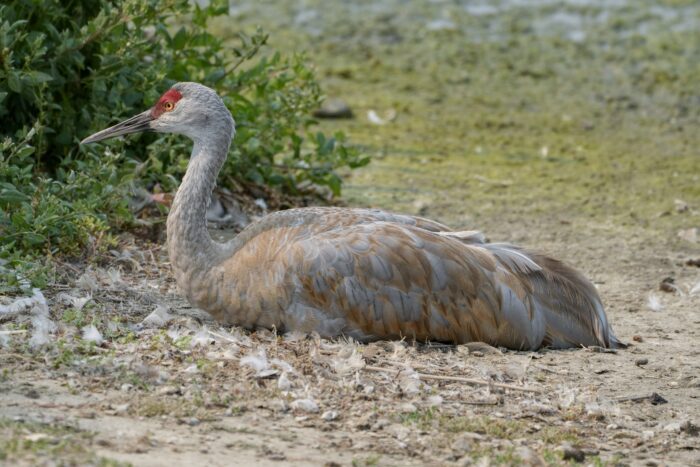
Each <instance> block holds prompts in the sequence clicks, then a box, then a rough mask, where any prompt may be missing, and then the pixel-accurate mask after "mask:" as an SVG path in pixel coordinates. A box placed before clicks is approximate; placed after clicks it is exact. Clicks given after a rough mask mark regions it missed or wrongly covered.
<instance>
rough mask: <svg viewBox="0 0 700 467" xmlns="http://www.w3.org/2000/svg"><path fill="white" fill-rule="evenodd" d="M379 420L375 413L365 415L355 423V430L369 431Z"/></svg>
mask: <svg viewBox="0 0 700 467" xmlns="http://www.w3.org/2000/svg"><path fill="white" fill-rule="evenodd" d="M376 420H377V414H376V413H374V412H371V413H368V414H365V415H363V416H361V417H360V419H359V420H358V421H357V423H355V428H357V429H358V430H369V429H370V428H371V427H372V425H373V424H374V422H375V421H376Z"/></svg>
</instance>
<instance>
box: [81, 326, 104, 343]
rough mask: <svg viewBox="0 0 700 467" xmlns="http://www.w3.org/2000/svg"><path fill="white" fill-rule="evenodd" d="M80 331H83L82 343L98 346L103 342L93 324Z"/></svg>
mask: <svg viewBox="0 0 700 467" xmlns="http://www.w3.org/2000/svg"><path fill="white" fill-rule="evenodd" d="M82 331H83V340H84V341H88V342H94V343H95V344H96V345H100V344H102V342H103V341H104V339H103V338H102V334H101V333H100V331H99V330H98V329H97V328H96V327H95V325H94V324H90V325H88V326H85V327H84V328H83V329H82Z"/></svg>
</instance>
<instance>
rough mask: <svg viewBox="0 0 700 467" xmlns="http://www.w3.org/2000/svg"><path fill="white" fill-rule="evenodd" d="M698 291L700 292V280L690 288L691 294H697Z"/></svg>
mask: <svg viewBox="0 0 700 467" xmlns="http://www.w3.org/2000/svg"><path fill="white" fill-rule="evenodd" d="M696 293H700V282H698V283H697V284H695V285H694V286H693V288H692V289H690V295H695V294H696Z"/></svg>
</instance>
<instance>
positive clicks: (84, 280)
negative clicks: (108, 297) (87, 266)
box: [75, 271, 99, 292]
mask: <svg viewBox="0 0 700 467" xmlns="http://www.w3.org/2000/svg"><path fill="white" fill-rule="evenodd" d="M75 285H77V286H78V287H79V288H80V289H82V290H87V291H88V292H94V291H95V290H97V288H98V287H99V285H98V284H97V279H96V278H95V275H94V274H93V273H92V271H85V272H84V273H83V274H82V275H81V276H80V277H79V278H78V280H77V281H76V282H75Z"/></svg>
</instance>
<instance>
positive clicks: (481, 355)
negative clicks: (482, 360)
mask: <svg viewBox="0 0 700 467" xmlns="http://www.w3.org/2000/svg"><path fill="white" fill-rule="evenodd" d="M469 355H471V356H473V357H483V356H484V352H482V351H481V350H475V351H473V352H471V353H470V354H469Z"/></svg>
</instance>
